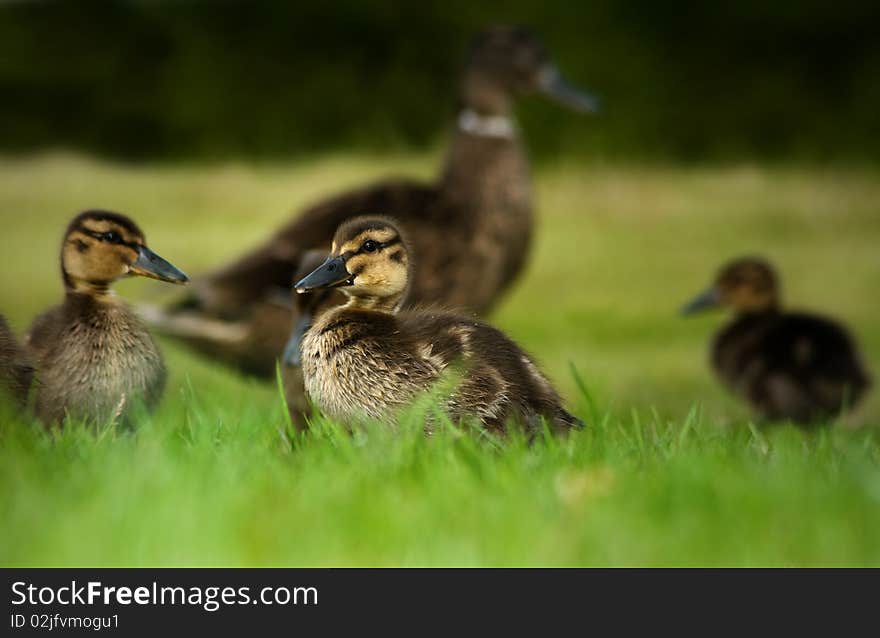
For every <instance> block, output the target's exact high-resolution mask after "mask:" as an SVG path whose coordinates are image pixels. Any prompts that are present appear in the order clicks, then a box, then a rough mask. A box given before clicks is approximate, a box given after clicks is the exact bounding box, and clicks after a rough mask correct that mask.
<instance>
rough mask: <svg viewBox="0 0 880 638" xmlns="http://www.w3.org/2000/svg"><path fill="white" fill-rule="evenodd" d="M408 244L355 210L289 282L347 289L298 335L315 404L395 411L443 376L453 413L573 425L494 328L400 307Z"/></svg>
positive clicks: (493, 427)
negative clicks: (324, 255)
mask: <svg viewBox="0 0 880 638" xmlns="http://www.w3.org/2000/svg"><path fill="white" fill-rule="evenodd" d="M409 254H410V248H409V247H408V246H407V243H406V241H405V239H404V236H403V235H402V233H401V230H400V229H398V228H397V226H396V225H395V223H394V222H393V221H392V220H389V219H386V218H355V219H353V220H349V221H348V222H346V223H344V224H343V225H342V226H340V228H339V229H338V230H337V232H336V234H335V236H334V240H333V246H332V253H331V257H330V258H328V259H327V261H326V262H325V263H324V264H322V265H321V266H319V267H318V268H317V269H316V270H314V271H313V272H312V273H311V274H309V275H308V276H306V277H305V278H303V279H302V280H301V281H299V282H298V283H297V284H296V288H297V291H298V292H302V293H308V292H310V291H315V290H319V291H320V290H326V289H332V288H338V289H339V290H341V291H342V292H343V293H344V294H345V295H346V296H347V297H348V298H349V301H348V303H347V304H346V305H344V306H339V307H336V308H333V309H330V310H327V311H326V312H324V313H323V314H322V315H321V316H320V317H319V318H318V319H317V320H316V321H315V323H314V324H313V325H312V326H311V328H310V329H309V330H308V331H307V332H306V333H305V335H304V338H303V339H302V347H301V351H302V371H303V376H304V377H305V385H306V390H307V391H308V394H309V396H310V397H311V399H312V400H313V401H314V402H315V403H316V404H317V405H318V406H319V407H320V409H321V410H322V411H323V412H324V413H325V414H327V415H329V416H332V417H334V418H337V419H339V420H341V421H343V422H346V423H351V422H353V421H357V420H359V419H362V418H364V417H366V418H370V419H377V420H387V419H394V417H395V416H396V413H397V412H398V411H399V410H401V409H402V408H405V407H407V406H408V405H411V404H412V402H413V401H414V400H415V399H417V398H418V397H419V396H420V395H423V394H425V393H428V392H431V391H432V390H434V389H435V388H436V387H437V384H438V383H440V382H442V381H443V380H444V379H448V380H449V381H450V383H452V384H454V385H453V386H452V387H451V388H450V392H449V394H448V395H446V396H445V397H444V398H443V405H444V407H445V408H446V411H447V412H448V414H449V416H450V417H451V418H452V419H454V420H461V419H468V418H473V419H476V421H477V422H478V423H479V424H480V426H481V427H482V428H484V429H486V430H490V431H496V432H504V431H505V430H506V426H507V424H508V422H509V421H511V420H517V421H519V422H520V423H521V424H522V425H524V426H525V427H526V428H527V429H528V430H529V431H531V432H532V433H534V432H535V431H536V430H537V428H540V426H541V419H542V418H543V419H545V420H546V422H547V423H548V424H549V426H550V427H551V428H552V429H553V430H554V431H560V432H564V431H567V430H569V429H571V428H573V427H578V426H579V425H580V422H579V421H578V420H577V419H576V418H575V417H573V416H572V415H570V414H569V413H568V412H566V410H565V409H564V408H563V407H562V404H561V401H560V398H559V395H558V394H557V393H556V391H555V390H554V388H553V386H552V385H551V384H550V382H549V381H548V380H547V378H546V377H545V376H544V375H543V374H542V373H541V372H540V370H539V369H538V367H537V366H536V365H535V363H534V361H533V360H532V359H531V357H529V355H527V354H526V353H525V352H523V351H522V350H521V349H520V348H519V347H518V346H517V345H516V344H515V343H513V341H511V340H510V339H509V338H507V337H506V336H505V335H504V334H503V333H502V332H500V331H499V330H497V329H495V328H493V327H491V326H489V325H487V324H485V323H482V322H480V321H478V320H475V319H472V318H470V317H465V316H461V315H457V314H454V313H451V312H447V311H442V310H419V309H404V310H401V305H402V301H403V299H404V294H405V291H406V288H407V285H408V283H409V276H410V273H411V268H410V265H409V264H410V258H409Z"/></svg>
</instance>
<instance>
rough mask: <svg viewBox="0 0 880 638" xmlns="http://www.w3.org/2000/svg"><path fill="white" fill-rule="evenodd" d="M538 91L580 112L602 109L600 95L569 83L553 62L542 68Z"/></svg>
mask: <svg viewBox="0 0 880 638" xmlns="http://www.w3.org/2000/svg"><path fill="white" fill-rule="evenodd" d="M538 92H539V93H541V94H542V95H545V96H547V97H549V98H550V99H551V100H553V101H554V102H558V103H559V104H561V105H563V106H567V107H568V108H570V109H573V110H575V111H578V112H580V113H598V112H599V111H600V110H601V103H600V101H599V98H598V97H596V96H595V95H592V94H591V93H588V92H587V91H584V90H583V89H579V88H577V87H576V86H573V85H572V84H569V83H568V81H566V79H565V78H564V77H562V74H561V73H560V72H559V69H557V68H556V66H554V65H552V64H548V65H547V66H545V67H544V68H542V69H541V72H540V73H539V75H538Z"/></svg>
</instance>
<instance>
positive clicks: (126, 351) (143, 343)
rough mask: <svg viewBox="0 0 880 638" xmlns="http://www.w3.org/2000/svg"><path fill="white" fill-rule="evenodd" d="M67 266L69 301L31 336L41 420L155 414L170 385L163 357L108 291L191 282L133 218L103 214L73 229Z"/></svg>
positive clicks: (65, 252) (80, 220) (64, 253)
mask: <svg viewBox="0 0 880 638" xmlns="http://www.w3.org/2000/svg"><path fill="white" fill-rule="evenodd" d="M61 267H62V274H63V278H64V286H65V295H64V301H63V302H62V303H61V304H60V305H59V306H56V307H54V308H52V309H50V310H48V311H46V312H44V313H43V314H42V315H40V316H39V317H37V319H35V320H34V322H33V324H32V325H31V327H30V330H29V331H28V333H27V335H26V337H25V347H26V349H27V351H28V353H29V354H30V356H31V358H32V359H33V361H34V363H35V366H36V369H37V375H38V384H37V386H36V388H35V405H34V409H35V412H36V415H37V417H38V418H39V419H40V420H42V421H43V422H44V423H47V424H48V423H54V422H59V421H62V420H63V419H64V418H65V417H66V416H70V417H72V418H74V419H78V420H85V421H89V422H93V423H96V424H104V423H107V422H109V421H112V420H114V419H117V418H120V419H123V420H124V418H125V417H126V416H127V415H128V414H129V413H130V410H131V409H132V408H134V407H135V406H136V405H137V404H139V403H142V404H143V405H144V407H146V408H147V409H151V408H152V407H154V406H155V405H156V403H157V402H158V400H159V397H160V396H161V394H162V390H163V388H164V385H165V365H164V363H163V361H162V355H161V353H160V351H159V348H158V346H157V345H156V343H155V341H153V338H152V337H151V336H150V334H149V332H148V331H147V330H146V328H145V327H144V325H143V323H142V322H141V321H140V319H138V318H137V316H136V315H134V314H133V313H132V312H131V310H130V309H129V308H128V306H127V305H126V304H125V303H124V302H123V301H122V300H120V299H119V298H118V297H116V296H115V295H114V294H113V292H112V290H111V289H110V286H111V284H112V283H113V282H114V281H116V280H117V279H120V278H122V277H126V276H130V275H141V276H146V277H152V278H155V279H160V280H163V281H170V282H174V283H183V282H185V281H186V280H187V278H186V275H184V274H183V273H182V272H180V271H179V270H177V268H175V267H174V266H172V265H171V264H169V263H168V262H166V261H165V260H164V259H162V258H161V257H159V256H158V255H156V254H155V253H153V252H152V251H150V249H149V248H147V246H146V245H145V240H144V235H143V233H142V232H141V230H140V229H139V228H138V227H137V226H136V225H135V224H134V222H132V221H131V220H130V219H128V218H127V217H124V216H123V215H119V214H117V213H112V212H108V211H99V210H93V211H86V212H84V213H82V214H80V215H79V216H77V217H76V218H74V220H73V221H72V222H71V223H70V225H69V226H68V228H67V232H66V233H65V236H64V241H63V243H62V248H61Z"/></svg>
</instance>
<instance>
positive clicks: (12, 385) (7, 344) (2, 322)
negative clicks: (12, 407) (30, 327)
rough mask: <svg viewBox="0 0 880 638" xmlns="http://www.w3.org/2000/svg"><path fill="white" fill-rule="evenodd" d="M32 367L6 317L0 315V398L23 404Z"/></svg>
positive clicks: (31, 374)
mask: <svg viewBox="0 0 880 638" xmlns="http://www.w3.org/2000/svg"><path fill="white" fill-rule="evenodd" d="M33 373H34V369H33V366H32V365H31V362H30V359H29V357H28V355H27V353H26V352H25V350H24V348H23V347H22V346H21V345H20V344H19V343H18V340H17V339H16V338H15V334H14V333H13V332H12V328H10V327H9V324H8V323H7V322H6V318H5V317H4V316H3V315H0V398H7V399H12V401H13V402H15V403H16V404H17V405H19V406H22V405H24V403H25V401H26V399H27V394H28V389H29V388H30V386H31V379H32V377H33Z"/></svg>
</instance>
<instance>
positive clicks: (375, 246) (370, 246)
mask: <svg viewBox="0 0 880 638" xmlns="http://www.w3.org/2000/svg"><path fill="white" fill-rule="evenodd" d="M361 250H363V251H364V252H365V253H374V252H376V251H377V250H379V243H378V242H375V241H373V240H372V239H368V240H367V241H365V242H364V245H363V246H361Z"/></svg>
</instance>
